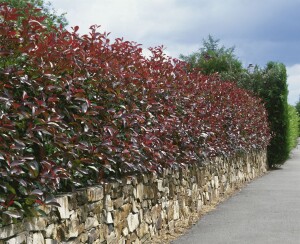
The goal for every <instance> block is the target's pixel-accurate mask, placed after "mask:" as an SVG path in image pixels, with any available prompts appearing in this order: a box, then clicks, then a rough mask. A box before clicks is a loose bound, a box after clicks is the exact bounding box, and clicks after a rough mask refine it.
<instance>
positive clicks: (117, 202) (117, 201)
mask: <svg viewBox="0 0 300 244" xmlns="http://www.w3.org/2000/svg"><path fill="white" fill-rule="evenodd" d="M122 205H124V197H119V198H117V199H115V200H113V208H114V209H116V210H117V209H119V208H120V207H121V206H122Z"/></svg>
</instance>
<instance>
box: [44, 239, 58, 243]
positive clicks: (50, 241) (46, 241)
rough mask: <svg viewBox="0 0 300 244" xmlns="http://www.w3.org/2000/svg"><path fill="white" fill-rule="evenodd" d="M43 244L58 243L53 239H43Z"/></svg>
mask: <svg viewBox="0 0 300 244" xmlns="http://www.w3.org/2000/svg"><path fill="white" fill-rule="evenodd" d="M45 244H58V242H57V241H56V240H53V239H45Z"/></svg>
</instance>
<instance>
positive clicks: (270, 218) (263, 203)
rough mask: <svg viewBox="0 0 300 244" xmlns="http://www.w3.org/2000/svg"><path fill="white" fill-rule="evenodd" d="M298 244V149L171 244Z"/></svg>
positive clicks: (299, 234)
mask: <svg viewBox="0 0 300 244" xmlns="http://www.w3.org/2000/svg"><path fill="white" fill-rule="evenodd" d="M180 243H183V244H198V243H200V244H202V243H203V244H206V243H208V244H219V243H220V244H244V243H246V244H247V243H249V244H256V243H259V244H267V243H272V244H277V243H278V244H279V243H280V244H300V146H298V149H294V150H293V152H292V154H291V158H290V159H289V160H288V161H286V163H285V164H284V165H283V166H282V168H281V169H278V170H273V171H271V172H269V173H268V174H267V175H265V176H263V177H261V178H259V179H256V180H254V181H253V182H251V183H250V184H248V185H247V186H246V187H245V188H243V189H242V190H241V191H240V192H239V193H237V194H236V195H234V196H233V197H231V198H230V199H228V200H227V201H225V202H223V203H221V204H220V205H219V206H218V207H217V208H216V210H214V211H212V212H210V213H208V214H206V215H205V216H204V217H202V218H201V219H200V221H198V223H197V224H196V225H194V226H193V227H192V228H191V229H190V230H189V231H188V232H187V233H186V234H185V235H183V236H181V237H180V238H178V239H177V240H176V241H173V242H172V244H180Z"/></svg>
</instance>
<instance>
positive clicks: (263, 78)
mask: <svg viewBox="0 0 300 244" xmlns="http://www.w3.org/2000/svg"><path fill="white" fill-rule="evenodd" d="M181 58H183V59H184V60H185V61H187V62H188V63H189V64H190V66H191V67H195V68H198V69H200V70H201V71H205V73H206V74H214V73H215V72H218V73H219V75H220V77H221V79H222V80H225V81H226V80H231V81H234V82H235V83H236V84H237V85H238V86H239V87H241V88H243V89H246V90H248V91H251V92H253V93H254V94H255V95H256V96H259V97H260V98H261V99H262V100H263V101H264V104H265V106H266V109H267V113H268V121H269V124H270V129H271V133H272V139H271V142H270V145H269V147H268V163H269V165H270V166H271V167H272V166H276V165H279V164H282V163H284V162H285V160H286V159H287V158H288V155H289V152H290V143H289V140H290V138H289V135H291V133H293V132H292V131H290V128H291V127H289V120H290V119H291V118H289V115H288V103H287V96H288V89H287V76H286V69H285V66H284V65H283V64H281V63H275V62H269V63H268V64H267V65H266V67H265V68H263V69H261V68H259V67H258V66H257V65H256V66H253V65H250V66H249V67H248V68H247V69H243V68H242V64H241V62H240V61H239V60H238V59H237V58H236V56H235V55H234V49H233V48H225V47H224V46H222V47H220V46H219V40H215V39H213V38H212V37H211V36H209V37H208V39H207V40H204V41H203V48H200V49H199V52H196V53H194V54H192V55H189V56H183V55H181Z"/></svg>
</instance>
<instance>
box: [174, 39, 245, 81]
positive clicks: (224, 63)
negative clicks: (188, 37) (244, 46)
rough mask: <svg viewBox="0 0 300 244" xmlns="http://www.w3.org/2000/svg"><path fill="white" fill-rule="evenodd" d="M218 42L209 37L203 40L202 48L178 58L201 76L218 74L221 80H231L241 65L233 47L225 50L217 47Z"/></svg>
mask: <svg viewBox="0 0 300 244" xmlns="http://www.w3.org/2000/svg"><path fill="white" fill-rule="evenodd" d="M219 42H220V40H219V39H214V38H213V37H212V36H211V35H209V36H208V38H207V40H203V43H202V44H203V47H202V48H200V49H199V51H198V52H194V53H193V54H190V55H187V56H185V55H182V54H181V55H180V56H179V58H180V59H182V60H184V61H185V62H187V63H188V64H189V66H190V67H191V68H192V69H194V68H197V69H200V70H201V73H203V74H207V75H208V74H213V73H218V74H219V75H220V76H221V77H222V78H223V79H228V78H230V80H232V78H234V77H235V75H236V74H239V73H241V72H242V70H243V67H242V63H241V62H240V61H239V60H238V59H237V57H236V56H235V54H234V47H230V48H226V47H225V46H220V45H219Z"/></svg>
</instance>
